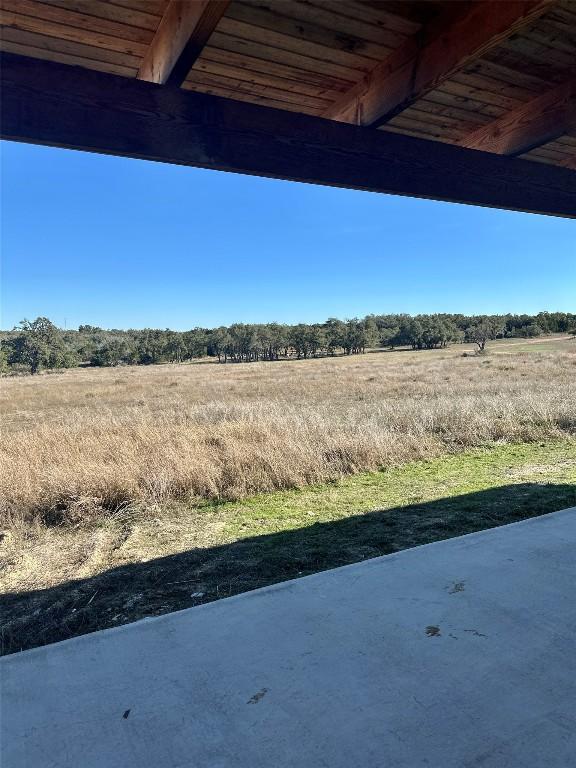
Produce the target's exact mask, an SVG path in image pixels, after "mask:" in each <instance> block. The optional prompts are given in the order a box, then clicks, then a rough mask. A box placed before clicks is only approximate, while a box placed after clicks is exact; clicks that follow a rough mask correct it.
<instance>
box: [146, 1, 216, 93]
mask: <svg viewBox="0 0 576 768" xmlns="http://www.w3.org/2000/svg"><path fill="white" fill-rule="evenodd" d="M228 5H229V0H170V4H169V5H168V8H167V9H166V12H165V13H164V16H163V17H162V20H161V21H160V24H159V25H158V29H157V30H156V34H155V35H154V39H153V40H152V42H151V44H150V46H149V48H148V51H147V52H146V55H145V56H144V60H143V61H142V65H141V67H140V70H139V72H138V79H139V80H147V81H148V82H150V83H167V84H169V85H182V83H183V82H184V80H185V79H186V77H187V75H188V73H189V72H190V70H191V69H192V65H193V64H194V62H195V61H196V59H197V58H198V56H199V55H200V53H201V52H202V49H203V48H204V46H205V45H206V43H207V42H208V39H209V37H210V35H211V34H212V32H213V31H214V29H215V27H216V25H217V24H218V22H219V21H220V18H221V17H222V15H223V14H224V12H225V11H226V8H227V7H228Z"/></svg>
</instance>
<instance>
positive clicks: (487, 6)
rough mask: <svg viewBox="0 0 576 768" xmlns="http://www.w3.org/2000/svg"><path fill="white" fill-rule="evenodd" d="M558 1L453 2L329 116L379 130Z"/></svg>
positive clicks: (357, 86)
mask: <svg viewBox="0 0 576 768" xmlns="http://www.w3.org/2000/svg"><path fill="white" fill-rule="evenodd" d="M554 3H555V0H530V1H526V0H476V2H452V3H448V4H447V6H446V8H445V10H444V12H443V13H442V14H441V15H440V16H439V17H437V18H436V19H434V20H432V21H431V22H430V23H429V24H428V25H426V26H425V27H424V28H423V30H422V31H421V33H420V34H418V35H416V36H414V37H410V38H408V39H407V40H406V42H405V43H403V44H402V45H401V46H400V47H399V48H397V49H396V50H395V51H394V52H393V53H392V54H390V56H389V57H388V58H386V59H385V60H384V61H383V62H382V63H381V64H379V65H377V66H376V68H375V69H374V70H373V71H372V72H370V73H369V74H368V75H367V76H366V77H365V78H364V80H363V81H361V82H360V83H359V84H357V85H355V86H354V87H353V88H352V89H351V90H350V91H348V93H345V94H344V95H343V96H342V98H341V99H339V100H338V101H337V102H335V103H334V104H333V105H332V106H331V107H330V108H329V109H328V110H326V112H325V113H324V117H327V118H329V119H331V120H340V121H342V122H350V123H355V124H356V125H364V126H370V127H373V128H374V127H378V126H379V125H382V124H384V123H386V122H387V121H388V120H390V119H392V118H393V117H394V116H395V115H397V114H399V113H400V112H402V111H403V110H405V109H406V108H407V107H409V106H410V105H411V104H413V103H414V102H415V101H416V100H417V99H419V98H421V97H422V96H424V95H425V94H426V93H428V92H429V91H432V90H433V89H434V88H437V87H438V86H439V85H440V84H441V83H442V82H444V80H446V79H448V78H449V77H450V76H451V75H453V74H454V73H456V72H457V71H458V70H460V69H462V67H464V66H466V65H467V64H469V63H470V62H471V61H474V59H477V58H479V57H480V56H482V55H483V54H485V53H486V52H487V51H488V50H490V49H491V48H493V47H494V46H496V45H498V44H499V43H501V42H503V41H504V40H505V39H506V38H508V37H510V36H511V35H513V34H515V33H516V32H518V31H519V30H520V29H521V28H522V27H524V26H525V25H527V24H529V23H531V22H532V21H534V20H535V19H537V18H538V17H539V16H541V15H542V14H543V13H545V12H546V11H547V10H549V9H550V7H551V6H552V5H554Z"/></svg>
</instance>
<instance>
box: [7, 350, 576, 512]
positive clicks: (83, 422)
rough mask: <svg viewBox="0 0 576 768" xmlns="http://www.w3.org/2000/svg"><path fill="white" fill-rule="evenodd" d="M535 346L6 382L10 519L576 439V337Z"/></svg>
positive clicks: (238, 492) (290, 483)
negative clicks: (505, 445) (491, 447)
mask: <svg viewBox="0 0 576 768" xmlns="http://www.w3.org/2000/svg"><path fill="white" fill-rule="evenodd" d="M553 346H554V345H553ZM527 347H528V348H529V345H527V344H526V343H519V342H516V343H514V342H510V343H508V344H506V343H505V342H504V343H501V344H494V345H493V352H492V354H491V355H488V356H485V357H474V356H468V357H463V350H464V349H465V348H464V347H462V346H455V347H452V348H449V349H447V350H441V351H419V352H408V351H398V352H380V353H376V352H374V353H368V354H366V355H363V356H354V357H338V358H332V359H330V358H329V359H314V360H306V361H304V360H302V361H296V360H295V361H293V362H279V363H268V362H265V363H250V364H228V365H218V364H215V363H200V364H192V365H162V366H150V367H126V368H112V369H76V370H69V371H65V372H61V373H56V374H51V375H41V376H36V377H25V378H12V379H5V380H3V382H2V394H1V402H0V407H1V414H2V424H3V440H2V446H1V451H0V517H1V520H2V523H3V524H4V525H9V526H13V525H17V524H18V523H19V522H23V523H25V524H28V523H30V522H31V521H33V520H40V521H41V522H44V523H48V524H53V523H59V522H63V521H64V522H66V521H67V522H72V523H78V522H82V521H85V520H88V519H89V518H90V517H91V516H94V515H100V514H102V513H103V512H107V511H108V512H110V511H112V512H115V511H118V510H119V509H121V508H122V507H125V506H127V505H130V504H132V503H135V502H136V503H144V504H146V503H149V504H161V503H164V502H166V501H171V500H179V501H186V502H192V503H194V502H197V501H199V500H202V499H213V500H223V499H224V500H226V499H228V500H230V499H232V500H234V499H240V498H243V497H246V496H249V495H252V494H254V493H259V492H267V491H273V490H278V489H286V488H294V487H302V486H305V485H309V484H315V483H322V482H326V481H330V480H333V479H335V478H338V477H341V476H343V475H346V474H351V473H355V472H359V471H363V470H376V469H379V468H381V467H385V466H390V465H394V464H399V463H402V462H406V461H412V460H415V459H422V458H431V457H434V456H438V455H440V454H441V453H445V452H454V451H459V450H463V449H465V448H469V447H474V446H483V445H487V444H490V443H495V442H498V441H507V442H521V441H532V440H542V439H547V438H548V439H550V438H557V437H559V436H561V435H563V434H573V433H574V432H576V341H573V340H564V341H558V342H556V344H555V348H553V349H552V351H546V352H543V353H537V352H536V351H535V352H533V353H527V352H525V351H520V352H517V351H516V350H517V349H518V348H520V349H521V350H525V349H526V348H527ZM547 347H548V349H550V342H548V343H547ZM532 349H533V350H537V349H538V343H537V342H536V343H533V344H532Z"/></svg>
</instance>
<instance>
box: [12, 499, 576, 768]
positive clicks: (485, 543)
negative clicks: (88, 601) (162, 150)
mask: <svg viewBox="0 0 576 768" xmlns="http://www.w3.org/2000/svg"><path fill="white" fill-rule="evenodd" d="M575 585H576V509H573V510H566V511H563V512H557V513H554V514H552V515H546V516H544V517H540V518H536V519H533V520H530V521H526V522H522V523H516V524H513V525H509V526H505V527H502V528H498V529H493V530H490V531H484V532H482V533H477V534H472V535H470V536H464V537H461V538H458V539H451V540H449V541H444V542H439V543H436V544H430V545H428V546H424V547H419V548H416V549H412V550H406V551H404V552H401V553H399V554H396V555H389V556H387V557H381V558H377V559H375V560H370V561H367V562H364V563H361V564H358V565H353V566H348V567H345V568H339V569H336V570H333V571H327V572H325V573H321V574H318V575H315V576H310V577H308V578H304V579H301V580H298V581H291V582H287V583H284V584H280V585H278V586H274V587H270V588H266V589H261V590H258V591H256V592H251V593H247V594H244V595H240V596H237V597H233V598H229V599H227V600H222V601H220V602H216V603H211V604H208V605H203V606H199V607H197V608H192V609H189V610H186V611H181V612H179V613H173V614H168V615H166V616H162V617H160V618H156V619H151V620H147V621H143V622H138V623H136V624H131V625H127V626H125V627H121V628H118V629H114V630H107V631H104V632H98V633H95V634H92V635H86V636H84V637H80V638H75V639H73V640H68V641H65V642H63V643H57V644H55V645H52V646H48V647H45V648H39V649H36V650H32V651H27V652H25V653H20V654H16V655H14V656H8V657H5V658H4V659H3V660H2V662H1V672H2V684H3V698H2V719H3V723H2V726H3V735H2V761H1V763H2V766H3V768H49V766H59V768H65V767H66V768H68V767H69V768H96V767H98V768H104V767H105V768H132V767H134V768H136V767H137V768H147V767H148V766H150V768H152V767H153V768H181V767H182V768H183V767H184V766H187V768H190V767H192V766H194V768H205V767H206V768H208V767H210V768H232V767H234V768H248V766H249V767H250V768H288V766H290V767H296V766H298V768H320V767H321V766H329V768H353V767H355V766H361V767H362V768H376V767H378V768H382V767H383V766H386V768H417V767H418V766H428V767H430V766H431V767H432V768H456V766H457V767H458V768H473V767H474V768H478V767H480V766H482V768H511V767H513V768H520V767H522V768H542V766H546V767H547V768H566V766H568V765H573V764H574V755H576V645H575V637H576V598H575V590H574V588H575Z"/></svg>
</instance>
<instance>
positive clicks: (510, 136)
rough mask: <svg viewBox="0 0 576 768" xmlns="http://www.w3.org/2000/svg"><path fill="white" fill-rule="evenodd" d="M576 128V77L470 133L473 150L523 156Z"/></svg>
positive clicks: (468, 141)
mask: <svg viewBox="0 0 576 768" xmlns="http://www.w3.org/2000/svg"><path fill="white" fill-rule="evenodd" d="M574 128H576V76H574V77H573V78H572V79H571V80H570V81H569V82H566V83H563V84H562V85H558V86H556V88H552V89H551V90H550V91H547V92H546V93H544V94H543V95H542V96H538V97H537V98H535V99H531V100H530V101H529V102H527V103H526V104H521V105H520V106H519V107H518V108H517V109H514V110H512V111H511V112H508V113H507V114H505V115H503V116H502V117H500V118H498V119H497V120H494V121H493V122H491V123H488V125H484V126H482V128H479V129H478V130H477V131H474V132H473V133H471V134H469V135H468V136H467V137H466V138H465V139H464V140H463V141H461V142H460V144H461V145H462V146H464V147H469V148H470V149H480V150H482V151H484V152H497V153H498V154H499V155H511V156H513V155H522V154H524V152H529V151H530V150H531V149H534V148H535V147H540V146H542V144H546V143H548V142H549V141H554V140H555V139H558V138H560V136H563V135H564V134H565V133H569V132H570V131H571V130H573V129H574Z"/></svg>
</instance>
